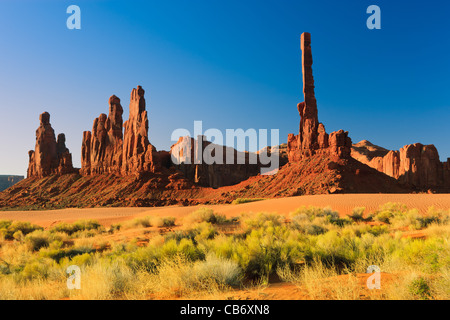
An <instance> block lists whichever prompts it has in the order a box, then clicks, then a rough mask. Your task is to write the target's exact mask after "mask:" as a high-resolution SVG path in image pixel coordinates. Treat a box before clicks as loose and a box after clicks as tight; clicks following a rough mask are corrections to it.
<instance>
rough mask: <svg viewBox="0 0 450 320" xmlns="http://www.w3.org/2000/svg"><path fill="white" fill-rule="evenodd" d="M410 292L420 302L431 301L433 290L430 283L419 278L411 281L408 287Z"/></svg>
mask: <svg viewBox="0 0 450 320" xmlns="http://www.w3.org/2000/svg"><path fill="white" fill-rule="evenodd" d="M408 289H409V292H410V293H411V294H412V295H413V296H414V297H415V298H417V299H419V300H430V298H431V290H430V286H429V284H428V281H427V280H426V279H425V278H423V277H420V278H417V279H414V280H413V281H411V283H410V284H409V286H408Z"/></svg>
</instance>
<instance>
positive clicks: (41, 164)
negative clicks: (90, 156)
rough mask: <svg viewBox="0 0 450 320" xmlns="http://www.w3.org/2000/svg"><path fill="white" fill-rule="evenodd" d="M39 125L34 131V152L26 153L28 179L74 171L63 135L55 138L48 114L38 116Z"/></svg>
mask: <svg viewBox="0 0 450 320" xmlns="http://www.w3.org/2000/svg"><path fill="white" fill-rule="evenodd" d="M39 120H40V125H39V128H38V129H37V130H36V147H35V150H34V151H33V150H31V151H29V152H28V155H29V164H28V171H27V176H28V177H41V178H42V177H46V176H49V175H52V174H65V173H71V172H73V171H74V169H73V166H72V155H71V154H70V152H69V149H67V148H66V137H65V135H64V134H60V135H58V141H56V138H55V131H54V130H53V128H52V126H51V124H50V114H49V113H48V112H44V113H42V114H41V115H40V116H39Z"/></svg>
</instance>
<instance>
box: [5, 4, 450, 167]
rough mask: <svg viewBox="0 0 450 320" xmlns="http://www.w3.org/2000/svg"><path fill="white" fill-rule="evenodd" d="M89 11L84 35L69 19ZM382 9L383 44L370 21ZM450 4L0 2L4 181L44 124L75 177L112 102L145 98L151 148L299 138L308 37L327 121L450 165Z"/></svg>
mask: <svg viewBox="0 0 450 320" xmlns="http://www.w3.org/2000/svg"><path fill="white" fill-rule="evenodd" d="M71 4H76V5H78V6H79V7H80V8H81V30H69V29H67V28H66V19H67V17H68V16H69V15H68V14H67V13H66V8H67V7H68V6H69V5H71ZM371 4H376V5H378V6H379V7H380V8H381V21H382V22H381V27H382V29H381V30H369V29H367V27H366V20H367V18H368V17H369V15H368V14H367V13H366V9H367V7H368V6H369V5H371ZM449 12H450V2H448V1H381V0H371V1H365V0H359V1H353V0H352V1H349V0H346V1H320V0H319V1H317V0H316V1H300V0H295V1H292V0H283V1H272V0H268V1H253V0H240V1H237V0H227V1H223V0H215V1H206V0H202V1H200V0H189V1H186V0H173V1H94V0H90V1H79V0H72V1H63V0H55V1H10V0H6V1H1V2H0V41H1V46H0V48H1V50H0V113H1V120H2V121H1V126H0V149H1V153H0V174H21V175H24V174H26V168H27V164H28V155H27V152H28V150H30V149H34V143H35V130H36V129H37V127H38V126H39V119H38V117H39V114H40V113H42V112H43V111H48V112H50V114H51V123H52V126H53V128H54V129H55V132H56V133H57V134H58V133H61V132H64V133H65V134H66V139H67V146H68V147H69V149H70V150H71V152H72V155H73V161H74V165H76V166H77V167H79V166H80V162H81V161H80V154H81V139H82V133H83V131H85V130H91V128H92V122H93V120H94V118H95V117H97V116H98V115H99V114H100V113H107V112H108V98H109V97H110V96H111V95H112V94H115V95H117V96H118V97H120V98H121V100H122V106H123V107H124V110H125V112H124V119H125V120H126V119H127V118H128V105H129V97H130V92H131V89H132V88H134V87H136V86H137V85H142V86H143V88H144V89H145V90H146V100H147V110H148V112H149V125H150V130H149V135H150V141H151V143H152V144H153V145H155V147H156V148H157V149H159V150H160V149H163V150H169V149H170V146H171V144H172V143H173V142H172V141H170V136H171V133H172V131H173V130H174V129H177V128H186V129H188V130H191V131H192V129H193V122H194V120H202V121H203V127H204V128H205V129H206V128H218V129H221V130H225V129H226V128H232V129H236V128H243V129H248V128H255V129H280V140H281V141H280V142H285V141H286V139H287V134H288V133H291V132H292V133H297V131H298V126H299V120H300V119H299V116H298V112H297V109H296V105H297V103H298V102H301V101H303V93H302V77H301V56H300V41H299V38H300V34H301V33H302V32H310V33H311V35H312V51H313V58H314V65H313V72H314V77H315V84H316V98H317V102H318V108H319V121H321V122H323V123H324V124H325V127H326V130H327V132H332V131H335V130H339V129H344V130H348V131H349V132H350V137H351V138H352V140H353V142H354V143H356V142H358V141H360V140H363V139H367V140H369V141H371V142H373V143H375V144H378V145H381V146H383V147H385V148H388V149H399V148H401V147H402V146H404V145H406V144H411V143H415V142H421V143H423V144H434V145H435V146H436V147H437V148H438V151H439V153H440V156H441V160H445V159H446V158H447V157H450V143H449V137H450V125H449V123H450V59H449V50H450V40H449V39H450V26H449V22H448V15H449Z"/></svg>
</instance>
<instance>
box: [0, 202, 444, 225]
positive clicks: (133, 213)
mask: <svg viewBox="0 0 450 320" xmlns="http://www.w3.org/2000/svg"><path fill="white" fill-rule="evenodd" d="M387 202H400V203H403V204H405V205H406V206H407V207H408V208H417V209H418V210H419V211H421V212H426V210H427V209H428V208H429V207H431V206H434V207H435V208H438V209H450V194H339V195H311V196H300V197H290V198H279V199H269V200H264V201H257V202H251V203H244V204H240V205H230V204H225V205H208V206H207V207H210V208H212V209H214V211H216V212H218V213H222V214H225V215H226V216H227V217H233V216H238V215H240V214H241V213H244V212H260V211H267V212H278V213H279V214H283V215H288V214H289V213H290V212H292V211H293V210H295V209H297V208H299V207H301V206H310V205H311V206H317V207H327V206H329V207H331V208H332V209H333V210H336V211H338V212H339V213H340V214H341V215H342V216H343V215H347V214H349V213H351V211H352V209H353V208H355V207H365V208H366V212H372V211H374V210H376V209H378V207H379V206H380V205H382V204H384V203H387ZM197 209H198V207H197V206H191V207H182V206H168V207H156V208H142V207H140V208H86V209H72V208H71V209H63V210H46V211H5V212H0V220H19V221H30V222H32V223H35V224H38V225H41V226H43V227H49V226H51V225H53V224H56V223H58V222H74V221H77V220H81V219H83V220H84V219H94V220H97V221H99V222H100V223H102V224H103V225H105V226H109V225H110V224H112V223H118V222H122V221H126V220H131V219H133V218H135V217H139V216H149V215H151V216H153V215H154V216H161V217H164V216H171V217H175V218H182V217H184V216H186V215H188V214H190V213H192V212H193V211H195V210H197Z"/></svg>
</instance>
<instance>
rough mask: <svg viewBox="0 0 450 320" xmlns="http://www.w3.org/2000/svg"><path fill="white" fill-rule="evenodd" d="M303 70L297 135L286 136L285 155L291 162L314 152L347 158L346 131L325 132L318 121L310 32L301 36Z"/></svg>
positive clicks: (349, 142) (348, 145)
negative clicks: (302, 98)
mask: <svg viewBox="0 0 450 320" xmlns="http://www.w3.org/2000/svg"><path fill="white" fill-rule="evenodd" d="M300 41H301V49H302V73H303V95H304V98H305V101H304V102H301V103H299V104H298V105H297V109H298V113H299V114H300V129H299V134H298V135H294V134H292V133H291V134H289V135H288V149H287V152H288V157H289V161H290V162H298V161H300V160H301V159H302V158H304V157H309V156H312V155H314V154H316V153H319V154H320V153H323V154H330V155H332V156H336V157H339V158H349V157H350V151H351V146H352V143H351V139H350V138H349V137H348V132H344V131H343V130H339V131H337V132H332V133H331V134H330V135H328V134H327V133H326V131H325V126H324V125H323V124H322V123H319V119H318V112H317V101H316V97H315V93H314V77H313V73H312V64H313V59H312V53H311V35H310V34H309V33H306V32H305V33H303V34H302V35H301V39H300Z"/></svg>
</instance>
